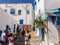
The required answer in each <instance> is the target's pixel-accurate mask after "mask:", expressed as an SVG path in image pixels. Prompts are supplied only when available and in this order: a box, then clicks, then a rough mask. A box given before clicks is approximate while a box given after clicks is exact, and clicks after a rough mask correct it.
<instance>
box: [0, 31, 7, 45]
mask: <svg viewBox="0 0 60 45" xmlns="http://www.w3.org/2000/svg"><path fill="white" fill-rule="evenodd" d="M1 39H2V45H6V30H4V32H3V33H2V35H1Z"/></svg>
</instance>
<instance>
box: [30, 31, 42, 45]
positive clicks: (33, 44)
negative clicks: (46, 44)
mask: <svg viewBox="0 0 60 45" xmlns="http://www.w3.org/2000/svg"><path fill="white" fill-rule="evenodd" d="M30 35H31V39H30V45H40V42H41V41H40V39H39V36H37V34H36V32H34V31H32V32H30Z"/></svg>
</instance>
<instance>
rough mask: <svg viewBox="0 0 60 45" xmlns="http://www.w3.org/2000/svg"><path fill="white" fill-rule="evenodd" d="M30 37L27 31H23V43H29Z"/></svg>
mask: <svg viewBox="0 0 60 45" xmlns="http://www.w3.org/2000/svg"><path fill="white" fill-rule="evenodd" d="M30 38H31V35H30V34H29V31H26V32H25V45H30Z"/></svg>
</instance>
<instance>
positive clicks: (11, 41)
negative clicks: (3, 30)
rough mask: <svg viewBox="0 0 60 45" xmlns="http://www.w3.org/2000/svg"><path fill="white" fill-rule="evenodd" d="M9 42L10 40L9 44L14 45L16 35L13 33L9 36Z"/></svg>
mask: <svg viewBox="0 0 60 45" xmlns="http://www.w3.org/2000/svg"><path fill="white" fill-rule="evenodd" d="M8 42H9V43H8V45H14V37H13V35H12V33H11V34H10V35H9V37H8Z"/></svg>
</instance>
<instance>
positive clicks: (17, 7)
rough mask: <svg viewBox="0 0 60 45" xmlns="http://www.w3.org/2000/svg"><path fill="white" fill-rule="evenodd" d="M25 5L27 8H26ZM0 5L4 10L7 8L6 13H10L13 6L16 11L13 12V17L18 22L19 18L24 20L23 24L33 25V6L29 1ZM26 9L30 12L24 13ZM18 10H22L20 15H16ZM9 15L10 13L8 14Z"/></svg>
mask: <svg viewBox="0 0 60 45" xmlns="http://www.w3.org/2000/svg"><path fill="white" fill-rule="evenodd" d="M26 5H28V6H27V8H26ZM0 7H1V8H3V9H4V10H5V9H7V13H8V14H10V9H11V8H14V9H15V10H16V13H15V14H14V15H15V16H14V18H15V19H16V20H17V21H18V22H19V20H20V19H23V20H24V24H28V25H33V23H34V13H33V6H32V4H30V3H26V4H24V3H20V4H0ZM26 9H27V10H29V11H30V14H29V15H27V14H26ZM18 10H22V13H21V15H18ZM10 15H11V14H10Z"/></svg>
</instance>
